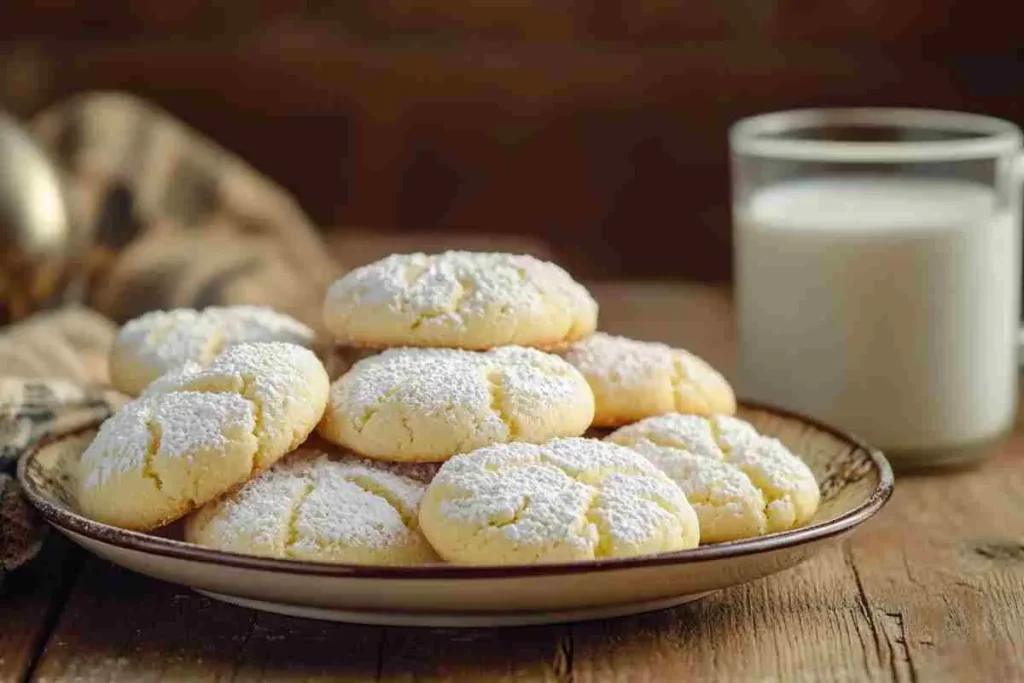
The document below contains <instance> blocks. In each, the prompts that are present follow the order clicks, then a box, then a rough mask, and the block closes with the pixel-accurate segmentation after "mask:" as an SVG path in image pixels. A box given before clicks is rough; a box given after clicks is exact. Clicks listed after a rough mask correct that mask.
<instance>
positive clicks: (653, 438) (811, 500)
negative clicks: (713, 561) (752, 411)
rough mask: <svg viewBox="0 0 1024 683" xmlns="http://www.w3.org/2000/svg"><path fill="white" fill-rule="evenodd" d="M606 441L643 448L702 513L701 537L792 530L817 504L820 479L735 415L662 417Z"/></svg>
mask: <svg viewBox="0 0 1024 683" xmlns="http://www.w3.org/2000/svg"><path fill="white" fill-rule="evenodd" d="M606 440H607V441H609V442H611V443H616V444H619V445H621V446H627V447H629V448H632V449H634V450H636V451H637V452H639V453H641V454H642V455H644V456H645V457H646V458H647V459H648V460H650V461H651V462H652V463H654V464H655V465H657V466H658V467H660V468H661V469H662V470H663V471H664V472H665V473H666V474H668V475H669V476H670V477H671V478H672V480H673V481H675V482H676V483H677V484H679V486H680V487H681V488H682V489H683V491H684V492H685V493H686V497H687V499H688V500H689V501H690V504H691V505H693V507H694V509H696V511H697V515H698V517H700V528H701V541H702V542H705V543H707V542H718V541H732V540H736V539H740V538H749V537H752V536H760V535H762V534H765V533H770V532H776V531H785V530H787V529H792V528H793V527H796V526H799V525H801V524H803V523H804V522H806V521H807V520H808V519H810V518H811V516H812V515H813V514H814V512H815V511H816V510H817V508H818V502H819V499H820V493H819V490H818V484H817V482H816V481H815V479H814V475H813V473H812V472H811V470H810V469H809V468H808V467H807V465H806V464H804V462H803V461H802V460H801V459H800V458H799V457H797V456H796V455H794V454H793V453H791V452H790V451H789V450H788V449H787V448H786V447H785V446H784V445H783V444H782V442H780V441H779V440H777V439H774V438H771V437H768V436H764V435H762V434H759V433H758V432H757V431H756V430H755V429H754V428H753V427H752V426H751V425H750V424H748V423H747V422H744V421H742V420H740V419H738V418H735V417H731V416H722V415H716V416H711V417H702V416H698V415H681V414H675V413H673V414H668V415H661V416H657V417H650V418H647V419H645V420H641V421H640V422H637V423H636V424H632V425H628V426H626V427H622V428H621V429H619V430H617V431H615V432H613V433H612V434H611V435H609V436H608V437H607V439H606Z"/></svg>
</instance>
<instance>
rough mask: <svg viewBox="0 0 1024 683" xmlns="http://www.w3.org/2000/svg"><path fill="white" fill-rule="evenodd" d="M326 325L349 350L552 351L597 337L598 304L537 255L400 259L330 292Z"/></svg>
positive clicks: (348, 277)
mask: <svg viewBox="0 0 1024 683" xmlns="http://www.w3.org/2000/svg"><path fill="white" fill-rule="evenodd" d="M324 325H325V326H326V327H327V329H328V330H329V331H330V332H331V333H333V335H334V337H335V340H336V341H337V343H339V344H345V345H349V346H368V347H388V346H431V347H453V348H463V349H488V348H491V347H495V346H504V345H512V344H515V345H521V346H536V347H552V346H557V345H560V344H563V343H565V342H567V341H572V340H574V339H579V338H581V337H584V336H586V335H588V334H590V333H591V332H593V331H594V329H595V328H596V326H597V303H596V302H595V301H594V299H593V298H592V297H591V296H590V294H589V293H588V292H587V290H586V289H585V288H584V287H583V286H582V285H580V284H579V283H577V282H576V281H575V280H573V279H572V277H570V276H569V274H568V273H567V272H566V271H565V270H563V269H562V268H561V267H559V266H557V265H555V264H554V263H550V262H547V261H541V260H538V259H536V258H534V257H532V256H526V255H514V254H501V253H485V252H465V251H449V252H444V253H442V254H422V253H416V254H394V255H392V256H388V257H387V258H385V259H382V260H380V261H377V262H374V263H371V264H368V265H365V266H362V267H360V268H356V269H355V270H352V271H350V272H349V273H347V274H345V275H344V276H343V277H341V278H340V279H338V280H337V281H336V282H335V283H334V284H333V285H332V286H331V287H330V289H329V290H328V292H327V297H326V300H325V302H324Z"/></svg>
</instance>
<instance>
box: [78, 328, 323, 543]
mask: <svg viewBox="0 0 1024 683" xmlns="http://www.w3.org/2000/svg"><path fill="white" fill-rule="evenodd" d="M328 388H329V386H328V380H327V373H326V371H325V370H324V368H323V365H322V364H321V363H320V361H319V360H318V359H317V358H316V356H314V355H313V353H312V352H311V351H309V350H308V349H306V348H303V347H301V346H296V345H294V344H286V343H282V342H266V343H252V344H239V345H236V346H233V347H231V348H229V349H228V350H227V351H225V352H224V353H223V354H221V355H220V356H218V357H217V358H216V359H215V360H214V361H213V362H212V363H211V364H210V365H209V366H208V367H206V368H201V367H199V366H198V365H197V364H191V365H188V366H186V367H185V368H182V369H179V370H178V371H175V372H172V373H169V374H168V375H167V376H165V377H162V378H160V379H159V380H158V381H157V382H155V383H154V384H153V385H151V387H150V388H149V389H147V391H146V392H145V393H144V394H143V395H142V396H140V397H139V398H136V399H134V400H132V401H130V402H129V403H128V404H126V405H125V406H124V407H123V408H122V409H121V410H120V411H118V412H117V413H116V414H114V415H113V416H112V417H110V418H109V419H107V420H106V421H105V422H104V423H103V424H102V425H101V427H100V429H99V432H98V433H97V435H96V438H95V439H94V440H93V442H92V443H91V444H89V447H88V448H87V449H86V450H85V452H84V453H83V454H82V457H81V458H80V460H79V463H78V473H77V480H76V485H75V489H76V497H77V500H78V506H79V508H80V509H81V510H82V512H83V513H84V514H85V515H87V516H88V517H91V518H92V519H95V520H97V521H100V522H104V523H107V524H112V525H114V526H119V527H124V528H128V529H141V530H146V529H153V528H156V527H159V526H162V525H164V524H166V523H168V522H171V521H174V520H175V519H178V518H179V517H182V516H183V515H185V514H187V513H188V512H189V511H191V510H193V509H194V508H196V507H198V506H200V505H203V504H205V503H207V502H209V501H210V500H212V499H213V498H215V497H217V496H219V495H221V494H223V493H225V492H226V491H228V490H230V489H231V488H233V487H235V486H237V485H239V484H242V483H243V482H245V481H247V480H248V479H249V478H250V477H252V476H253V475H255V474H256V473H257V472H259V471H260V470H262V469H265V468H266V467H269V466H270V465H272V464H273V463H274V462H276V461H277V460H278V459H279V458H280V457H281V456H283V455H284V454H286V453H288V452H289V451H291V450H293V449H294V448H295V447H296V446H298V445H299V444H300V443H302V442H303V441H304V440H305V438H306V436H307V435H309V433H310V432H311V431H312V430H313V428H314V427H315V426H316V424H317V422H318V421H319V419H320V417H321V416H322V415H323V411H324V407H325V405H326V404H327V392H328Z"/></svg>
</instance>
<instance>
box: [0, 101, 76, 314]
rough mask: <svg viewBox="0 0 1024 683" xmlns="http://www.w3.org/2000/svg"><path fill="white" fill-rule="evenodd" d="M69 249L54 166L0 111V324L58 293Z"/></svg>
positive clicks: (66, 271) (69, 232)
mask: <svg viewBox="0 0 1024 683" xmlns="http://www.w3.org/2000/svg"><path fill="white" fill-rule="evenodd" d="M72 248H73V239H72V229H71V226H70V224H69V219H68V212H67V207H66V204H65V202H64V195H63V192H62V189H61V183H60V179H59V177H58V174H57V171H56V169H55V168H54V166H53V165H52V164H51V163H50V161H49V160H48V159H47V157H46V155H45V154H44V153H43V151H42V150H41V149H40V148H39V146H38V145H37V144H36V143H35V141H34V140H33V139H32V137H31V136H30V135H29V133H28V132H27V131H26V130H25V129H24V128H23V127H22V126H21V125H19V124H18V123H17V122H16V121H15V119H14V118H13V117H11V116H9V115H7V114H5V113H4V112H2V111H0V324H3V323H8V322H13V321H16V320H20V319H22V318H25V317H26V316H28V315H29V314H31V313H32V312H34V311H36V310H38V309H40V308H44V307H46V306H48V305H50V304H52V303H53V302H54V301H55V299H57V298H59V297H60V295H61V293H62V290H63V288H64V286H65V285H66V283H67V278H68V275H69V272H70V269H71V267H70V264H71V260H72V257H73V254H72V253H71V252H72Z"/></svg>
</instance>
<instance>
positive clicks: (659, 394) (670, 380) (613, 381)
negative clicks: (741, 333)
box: [560, 332, 736, 427]
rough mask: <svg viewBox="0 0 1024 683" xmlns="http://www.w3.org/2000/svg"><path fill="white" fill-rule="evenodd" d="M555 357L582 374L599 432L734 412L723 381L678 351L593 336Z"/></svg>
mask: <svg viewBox="0 0 1024 683" xmlns="http://www.w3.org/2000/svg"><path fill="white" fill-rule="evenodd" d="M560 355H561V356H562V357H563V358H565V360H567V361H568V362H569V363H570V364H571V365H572V366H573V367H575V368H576V369H577V370H579V371H580V372H581V373H583V376H584V377H586V378H587V382H588V383H589V384H590V388H591V389H592V390H593V391H594V401H595V405H596V410H595V414H594V425H595V426H598V427H618V426H621V425H624V424H629V423H631V422H636V421H637V420H642V419H643V418H645V417H651V416H653V415H663V414H665V413H673V412H678V413H693V414H697V415H713V414H723V415H731V414H733V413H735V412H736V397H735V395H734V393H733V390H732V387H731V386H729V383H728V382H727V381H726V379H725V378H724V377H723V376H722V375H721V374H720V373H719V372H718V371H716V370H715V369H714V368H712V367H711V366H710V365H708V363H706V362H705V361H704V360H702V359H701V358H699V357H697V356H695V355H693V354H692V353H690V352H689V351H685V350H683V349H674V348H671V347H669V346H667V345H665V344H661V343H659V342H647V341H638V340H635V339H628V338H626V337H619V336H614V335H610V334H605V333H603V332H597V333H595V334H593V335H591V336H589V337H587V338H586V339H582V340H580V341H577V342H574V343H572V344H570V345H569V346H568V347H567V348H565V349H564V350H562V351H561V352H560Z"/></svg>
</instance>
